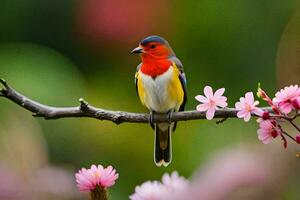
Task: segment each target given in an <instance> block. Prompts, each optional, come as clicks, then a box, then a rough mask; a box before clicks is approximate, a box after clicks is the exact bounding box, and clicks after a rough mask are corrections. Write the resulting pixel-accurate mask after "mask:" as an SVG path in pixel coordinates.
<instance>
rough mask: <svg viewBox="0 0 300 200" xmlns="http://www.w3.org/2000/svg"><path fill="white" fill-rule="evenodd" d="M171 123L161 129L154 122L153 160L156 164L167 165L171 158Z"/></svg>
mask: <svg viewBox="0 0 300 200" xmlns="http://www.w3.org/2000/svg"><path fill="white" fill-rule="evenodd" d="M171 130H172V128H171V125H169V126H168V127H167V128H166V130H162V129H161V128H160V127H159V126H158V124H155V148H154V149H155V150H154V161H155V164H156V165H157V166H161V165H163V166H165V167H166V166H168V165H169V164H170V163H171V160H172V142H171V134H172V133H171Z"/></svg>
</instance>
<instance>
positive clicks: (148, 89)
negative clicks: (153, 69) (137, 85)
mask: <svg viewBox="0 0 300 200" xmlns="http://www.w3.org/2000/svg"><path fill="white" fill-rule="evenodd" d="M173 70H174V69H173V67H170V68H169V69H168V71H166V72H165V73H163V74H162V75H159V76H157V77H156V78H155V79H153V78H152V77H151V76H149V75H146V74H143V73H142V72H140V73H141V79H142V83H143V87H144V91H145V97H144V102H145V106H147V107H148V109H150V110H152V111H156V112H161V113H166V112H168V111H169V110H171V109H175V108H176V103H177V102H175V101H172V100H171V99H172V98H171V97H170V93H169V91H168V85H169V84H170V81H171V79H172V77H173Z"/></svg>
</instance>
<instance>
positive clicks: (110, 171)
mask: <svg viewBox="0 0 300 200" xmlns="http://www.w3.org/2000/svg"><path fill="white" fill-rule="evenodd" d="M118 177H119V174H117V173H116V170H115V169H114V168H113V167H112V166H108V167H107V168H105V169H104V170H103V171H102V175H101V176H100V184H101V186H102V187H110V186H113V185H114V184H115V181H116V180H117V179H118Z"/></svg>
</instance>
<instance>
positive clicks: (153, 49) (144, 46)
mask: <svg viewBox="0 0 300 200" xmlns="http://www.w3.org/2000/svg"><path fill="white" fill-rule="evenodd" d="M131 53H133V54H140V55H141V56H142V58H151V59H167V58H169V57H170V56H172V55H174V52H173V50H172V48H171V47H170V45H169V43H168V42H167V41H166V40H165V39H164V38H162V37H159V36H156V35H152V36H149V37H146V38H145V39H143V40H142V41H141V42H140V44H139V46H138V47H136V48H135V49H133V50H132V51H131Z"/></svg>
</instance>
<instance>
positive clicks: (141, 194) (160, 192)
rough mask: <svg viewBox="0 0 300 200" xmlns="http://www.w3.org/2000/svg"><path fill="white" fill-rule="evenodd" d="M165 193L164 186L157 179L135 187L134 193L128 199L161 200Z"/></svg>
mask: <svg viewBox="0 0 300 200" xmlns="http://www.w3.org/2000/svg"><path fill="white" fill-rule="evenodd" d="M165 195H166V188H165V186H164V185H163V184H161V183H160V182H158V181H147V182H145V183H143V184H142V185H140V186H136V187H135V193H134V194H132V195H131V196H129V199H130V200H161V199H162V198H163V196H165Z"/></svg>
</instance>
